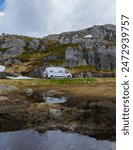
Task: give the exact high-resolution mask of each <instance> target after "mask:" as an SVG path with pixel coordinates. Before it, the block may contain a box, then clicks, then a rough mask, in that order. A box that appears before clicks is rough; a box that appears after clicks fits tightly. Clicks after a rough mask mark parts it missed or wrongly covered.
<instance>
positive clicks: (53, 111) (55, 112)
mask: <svg viewBox="0 0 133 150" xmlns="http://www.w3.org/2000/svg"><path fill="white" fill-rule="evenodd" d="M49 114H50V116H51V117H53V118H58V117H61V116H62V112H61V110H60V109H52V108H50V109H49Z"/></svg>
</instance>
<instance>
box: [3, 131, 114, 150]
mask: <svg viewBox="0 0 133 150" xmlns="http://www.w3.org/2000/svg"><path fill="white" fill-rule="evenodd" d="M115 145H116V144H115V142H110V141H99V140H96V139H95V138H91V137H89V136H83V135H80V134H75V133H65V132H61V131H47V132H45V133H43V134H41V135H40V134H38V133H37V132H34V131H32V130H24V131H16V132H7V133H0V148H1V150H9V149H10V150H18V149H19V150H45V149H46V150H70V149H72V150H115Z"/></svg>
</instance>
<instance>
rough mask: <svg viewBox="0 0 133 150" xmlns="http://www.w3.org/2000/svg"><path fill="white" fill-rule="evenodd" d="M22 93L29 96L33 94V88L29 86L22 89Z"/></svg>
mask: <svg viewBox="0 0 133 150" xmlns="http://www.w3.org/2000/svg"><path fill="white" fill-rule="evenodd" d="M24 93H25V94H26V95H27V96H31V95H32V94H33V89H31V88H27V89H24Z"/></svg>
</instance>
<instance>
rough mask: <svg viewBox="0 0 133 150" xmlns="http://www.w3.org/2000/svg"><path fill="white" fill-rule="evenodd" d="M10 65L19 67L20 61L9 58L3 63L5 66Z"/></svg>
mask: <svg viewBox="0 0 133 150" xmlns="http://www.w3.org/2000/svg"><path fill="white" fill-rule="evenodd" d="M11 64H16V65H19V64H21V61H20V60H19V59H11V58H9V59H7V60H5V61H4V65H6V66H7V65H11Z"/></svg>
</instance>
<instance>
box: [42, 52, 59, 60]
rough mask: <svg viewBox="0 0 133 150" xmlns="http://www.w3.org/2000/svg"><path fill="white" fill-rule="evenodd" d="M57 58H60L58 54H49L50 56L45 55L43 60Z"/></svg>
mask: <svg viewBox="0 0 133 150" xmlns="http://www.w3.org/2000/svg"><path fill="white" fill-rule="evenodd" d="M56 59H58V54H52V55H48V56H45V57H44V58H43V60H44V61H47V62H49V61H52V60H56Z"/></svg>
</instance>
